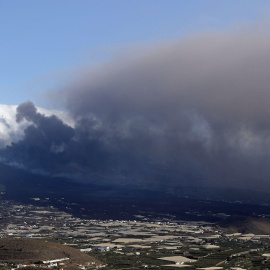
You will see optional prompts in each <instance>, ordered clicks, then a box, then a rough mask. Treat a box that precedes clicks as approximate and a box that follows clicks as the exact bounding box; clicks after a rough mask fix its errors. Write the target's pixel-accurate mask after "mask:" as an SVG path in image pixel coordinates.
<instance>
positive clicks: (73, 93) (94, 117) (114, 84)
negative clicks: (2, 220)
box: [3, 29, 270, 189]
mask: <svg viewBox="0 0 270 270" xmlns="http://www.w3.org/2000/svg"><path fill="white" fill-rule="evenodd" d="M255 30H257V29H251V30H249V31H242V32H240V31H239V32H238V31H231V32H225V33H208V34H201V35H198V36H194V37H189V38H184V39H182V40H179V41H176V42H172V43H170V44H165V45H164V44H163V45H156V46H155V45H153V46H150V47H148V48H147V49H145V51H143V52H136V51H130V54H129V55H125V56H123V57H122V58H120V59H115V60H113V61H111V62H109V63H106V64H103V65H100V66H99V68H97V69H96V70H92V69H91V70H82V74H81V75H80V76H78V77H77V78H76V79H74V81H73V82H72V83H70V84H69V85H67V86H66V87H65V88H64V89H62V90H61V91H59V92H57V93H56V94H55V96H56V97H58V99H61V100H62V101H63V100H64V101H63V102H64V104H65V106H66V108H67V110H68V111H69V112H70V114H71V115H72V117H73V118H74V120H75V122H76V125H75V127H69V126H67V125H65V124H64V123H63V122H62V121H61V120H59V119H58V118H56V117H54V116H51V117H45V116H44V115H42V114H40V113H37V112H36V110H35V107H34V105H33V104H32V103H31V102H26V103H24V104H21V105H20V106H19V107H18V110H17V120H18V121H21V120H22V119H26V120H28V121H30V122H32V123H33V125H32V126H30V127H28V128H27V129H26V130H25V138H24V139H23V140H22V141H20V142H18V143H13V144H12V146H10V147H8V148H7V149H5V150H4V151H3V155H5V156H6V157H7V158H8V159H15V160H16V161H18V162H21V163H23V164H25V165H26V166H28V167H30V168H32V169H41V170H44V171H50V172H51V173H52V174H63V175H64V174H66V175H73V176H75V175H77V176H78V175H79V178H81V179H84V181H90V182H91V181H97V180H100V179H102V181H105V182H106V181H108V182H110V183H111V182H113V183H132V184H140V185H152V184H156V185H170V186H174V185H180V186H181V185H191V186H192V185H207V186H219V187H225V186H226V187H227V186H229V187H232V186H235V187H241V186H244V187H245V188H255V189H264V188H265V187H266V186H267V187H270V118H269V117H270V34H269V33H267V32H263V31H260V32H258V33H256V32H255ZM33 155H34V157H35V158H34V160H33ZM100 181H101V180H100Z"/></svg>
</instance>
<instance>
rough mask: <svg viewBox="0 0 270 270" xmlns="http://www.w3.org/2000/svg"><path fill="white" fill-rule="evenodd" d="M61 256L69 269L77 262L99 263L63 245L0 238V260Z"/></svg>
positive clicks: (45, 258)
mask: <svg viewBox="0 0 270 270" xmlns="http://www.w3.org/2000/svg"><path fill="white" fill-rule="evenodd" d="M61 258H69V260H66V261H65V263H66V265H67V266H70V267H68V268H70V269H72V268H73V266H75V265H77V264H87V263H94V264H96V265H99V264H100V262H99V261H98V260H96V259H94V258H93V257H91V256H89V255H87V254H84V253H83V252H81V251H79V250H77V249H74V248H71V247H69V246H65V245H61V244H57V243H52V242H45V241H40V240H33V239H19V238H8V239H0V262H6V263H25V264H29V263H35V262H39V261H48V260H55V259H61Z"/></svg>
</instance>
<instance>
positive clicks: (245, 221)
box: [220, 216, 270, 234]
mask: <svg viewBox="0 0 270 270" xmlns="http://www.w3.org/2000/svg"><path fill="white" fill-rule="evenodd" d="M220 225H221V227H223V228H226V229H228V230H231V231H237V232H240V233H254V234H270V220H269V219H267V218H258V217H257V218H255V217H245V216H231V217H229V218H227V219H225V220H224V221H223V222H221V223H220Z"/></svg>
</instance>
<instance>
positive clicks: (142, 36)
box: [0, 0, 270, 106]
mask: <svg viewBox="0 0 270 270" xmlns="http://www.w3.org/2000/svg"><path fill="white" fill-rule="evenodd" d="M269 11H270V1H269V0H266V1H264V0H256V1H255V0H253V1H252V0H219V1H218V0H215V1H214V0H76V1H75V0H40V1H37V0H24V1H20V0H17V1H15V0H14V1H10V0H0V74H1V75H0V76H1V80H0V90H1V91H0V103H1V104H19V103H21V102H24V101H25V100H32V101H34V102H35V103H36V105H39V106H44V105H45V103H44V102H43V100H42V98H41V97H40V96H39V94H40V93H42V92H46V91H48V90H53V89H57V88H58V87H59V86H60V85H61V80H65V74H69V72H70V71H71V70H72V69H74V68H76V67H79V66H81V65H85V64H92V65H95V64H96V63H97V62H100V61H104V60H106V59H109V58H111V57H114V56H115V55H117V53H119V51H121V48H125V47H129V46H133V45H143V44H151V43H155V42H164V41H165V42H166V41H170V40H174V39H179V38H181V37H183V36H186V35H188V34H190V33H197V32H203V31H213V30H215V31H223V30H224V29H228V28H233V27H239V26H240V27H241V26H243V25H247V24H252V23H254V22H257V21H260V20H267V17H268V15H269V14H270V13H269ZM41 96H42V95H41Z"/></svg>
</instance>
